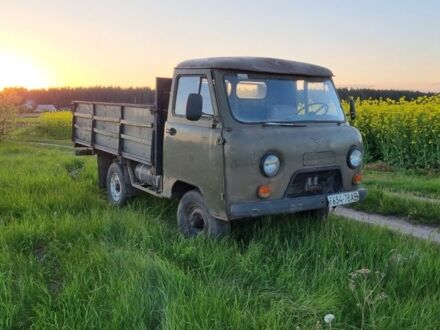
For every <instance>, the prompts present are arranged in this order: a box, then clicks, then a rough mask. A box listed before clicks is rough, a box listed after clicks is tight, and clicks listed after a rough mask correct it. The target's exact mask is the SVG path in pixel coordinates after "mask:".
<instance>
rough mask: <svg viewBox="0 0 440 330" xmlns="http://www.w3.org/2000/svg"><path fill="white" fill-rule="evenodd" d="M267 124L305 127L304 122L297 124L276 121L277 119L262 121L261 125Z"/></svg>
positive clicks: (265, 125)
mask: <svg viewBox="0 0 440 330" xmlns="http://www.w3.org/2000/svg"><path fill="white" fill-rule="evenodd" d="M267 126H288V127H306V126H307V125H305V124H297V123H288V122H277V121H268V122H265V123H263V127H267Z"/></svg>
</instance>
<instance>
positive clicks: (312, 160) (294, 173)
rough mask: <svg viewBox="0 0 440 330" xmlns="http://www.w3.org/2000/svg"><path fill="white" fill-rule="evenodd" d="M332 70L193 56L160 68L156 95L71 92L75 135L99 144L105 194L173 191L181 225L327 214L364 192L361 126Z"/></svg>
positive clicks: (212, 231) (82, 144)
mask: <svg viewBox="0 0 440 330" xmlns="http://www.w3.org/2000/svg"><path fill="white" fill-rule="evenodd" d="M332 76H333V74H332V72H331V71H330V70H328V69H326V68H323V67H320V66H316V65H312V64H306V63H300V62H294V61H287V60H280V59H272V58H255V57H222V58H205V59H194V60H188V61H184V62H182V63H180V64H179V65H177V67H176V68H175V70H174V76H173V78H157V79H156V100H155V104H153V105H139V104H111V103H100V102H81V101H77V102H74V103H73V105H72V111H73V123H72V128H73V131H72V132H73V133H72V139H73V142H74V144H75V147H76V148H77V153H78V154H93V155H96V156H97V160H98V179H99V186H100V187H102V188H106V189H107V194H108V198H109V201H110V202H111V203H112V204H114V205H117V206H120V205H123V204H124V203H125V202H126V201H127V199H128V198H130V197H131V196H133V195H134V194H135V193H136V192H138V191H144V192H147V193H150V194H153V195H155V196H158V197H166V198H177V199H179V207H178V211H177V220H178V225H179V228H180V230H181V231H182V232H183V234H185V235H187V236H195V235H199V234H207V235H210V236H222V235H225V234H227V233H228V232H229V230H230V223H231V221H234V220H236V219H243V218H249V217H259V216H263V215H269V214H280V213H295V212H308V213H310V214H311V215H312V216H314V217H315V218H325V217H326V216H327V214H328V210H329V208H332V207H336V206H338V205H344V204H348V203H353V202H357V201H359V200H361V199H363V198H365V196H366V190H365V189H363V188H361V187H360V186H359V184H360V181H361V174H360V170H361V165H362V153H363V146H362V138H361V135H360V133H359V131H358V130H357V129H355V128H353V127H351V126H350V125H349V123H348V122H347V119H346V117H345V115H344V112H343V110H342V108H341V103H340V100H339V98H338V95H337V93H336V90H335V87H334V84H333V80H332ZM350 108H351V109H350V110H351V112H350V115H351V116H352V117H353V118H354V116H355V109H354V104H353V103H352V104H351V107H350Z"/></svg>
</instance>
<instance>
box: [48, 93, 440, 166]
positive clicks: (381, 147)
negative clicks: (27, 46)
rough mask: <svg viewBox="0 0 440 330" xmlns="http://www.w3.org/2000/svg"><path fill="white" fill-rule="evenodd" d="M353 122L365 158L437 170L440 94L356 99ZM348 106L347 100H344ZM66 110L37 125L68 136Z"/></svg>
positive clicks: (57, 135) (439, 161)
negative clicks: (355, 114)
mask: <svg viewBox="0 0 440 330" xmlns="http://www.w3.org/2000/svg"><path fill="white" fill-rule="evenodd" d="M356 105H357V110H358V116H357V118H356V120H355V121H353V122H352V125H354V126H356V127H357V128H358V129H359V130H360V131H361V133H362V136H363V139H364V144H365V150H366V160H367V162H369V161H378V160H381V161H384V162H385V163H387V164H391V165H395V166H398V167H405V168H423V169H440V95H437V96H431V97H427V96H425V97H419V98H417V99H415V100H411V101H407V100H405V99H404V98H402V99H400V100H399V101H394V100H389V99H388V100H373V99H369V100H363V101H361V100H359V99H358V100H356ZM343 106H344V108H345V109H348V105H347V103H346V102H343ZM71 121H72V114H71V112H69V111H62V112H55V113H44V114H42V115H41V117H40V127H41V128H42V129H43V131H44V133H45V134H46V135H48V136H52V137H55V138H65V139H68V138H70V134H71V133H70V132H71V125H72V124H71Z"/></svg>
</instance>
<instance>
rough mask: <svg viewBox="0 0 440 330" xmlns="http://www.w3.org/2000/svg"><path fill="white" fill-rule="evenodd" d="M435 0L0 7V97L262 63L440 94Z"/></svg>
mask: <svg viewBox="0 0 440 330" xmlns="http://www.w3.org/2000/svg"><path fill="white" fill-rule="evenodd" d="M439 13H440V1H437V0H419V1H416V0H412V1H408V0H400V1H394V0H382V1H377V0H358V1H353V0H351V1H346V0H333V1H330V0H320V1H319V0H316V1H314V0H309V1H303V0H302V1H296V0H291V1H287V0H279V1H277V0H272V1H258V0H253V1H247V0H221V1H208V0H205V1H199V0H186V1H169V0H160V1H149V0H144V1H141V0H125V1H121V0H75V1H60V0H14V1H10V0H0V89H1V88H3V87H5V86H11V85H13V86H18V85H21V86H24V87H27V88H40V87H44V88H46V87H53V86H96V85H101V86H109V85H112V86H123V87H128V86H150V87H154V79H155V77H156V76H162V77H170V76H172V72H173V68H174V67H175V66H176V64H177V63H179V62H180V61H183V60H185V59H190V58H199V57H208V56H265V57H276V58H284V59H291V60H297V61H302V62H308V63H314V64H318V65H322V66H325V67H328V68H330V69H331V70H332V71H333V73H334V74H335V77H334V80H335V83H336V85H337V86H338V87H355V88H361V87H366V88H381V89H382V88H386V89H412V90H422V91H435V92H439V91H440V18H439Z"/></svg>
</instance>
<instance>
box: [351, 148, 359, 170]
mask: <svg viewBox="0 0 440 330" xmlns="http://www.w3.org/2000/svg"><path fill="white" fill-rule="evenodd" d="M361 164H362V152H361V151H360V150H359V149H352V150H351V151H350V153H349V154H348V166H349V167H351V168H356V167H359V166H360V165H361Z"/></svg>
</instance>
